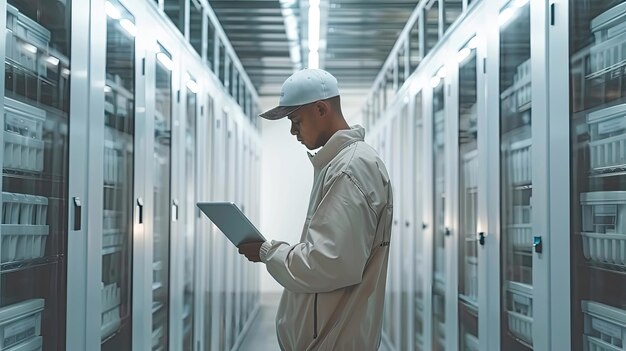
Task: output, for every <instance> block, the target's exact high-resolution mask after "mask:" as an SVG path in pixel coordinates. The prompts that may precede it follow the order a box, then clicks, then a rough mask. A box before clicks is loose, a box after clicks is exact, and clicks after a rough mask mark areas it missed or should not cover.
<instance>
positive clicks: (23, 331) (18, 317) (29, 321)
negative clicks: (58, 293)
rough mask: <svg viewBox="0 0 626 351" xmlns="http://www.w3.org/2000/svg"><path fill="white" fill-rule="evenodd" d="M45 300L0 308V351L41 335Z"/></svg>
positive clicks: (34, 300)
mask: <svg viewBox="0 0 626 351" xmlns="http://www.w3.org/2000/svg"><path fill="white" fill-rule="evenodd" d="M43 309H44V300H43V299H30V300H26V301H22V302H19V303H16V304H13V305H9V306H4V307H2V308H0V350H6V349H8V348H9V347H13V346H16V345H20V344H21V343H24V342H29V341H28V340H29V339H31V338H35V337H37V336H39V335H41V313H42V311H43Z"/></svg>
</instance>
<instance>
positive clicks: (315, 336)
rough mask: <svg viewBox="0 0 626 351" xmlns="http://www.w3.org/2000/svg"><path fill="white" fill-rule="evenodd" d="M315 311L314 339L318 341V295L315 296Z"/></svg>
mask: <svg viewBox="0 0 626 351" xmlns="http://www.w3.org/2000/svg"><path fill="white" fill-rule="evenodd" d="M314 307H315V311H314V313H313V339H317V293H316V294H315V306H314Z"/></svg>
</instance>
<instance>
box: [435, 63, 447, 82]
mask: <svg viewBox="0 0 626 351" xmlns="http://www.w3.org/2000/svg"><path fill="white" fill-rule="evenodd" d="M447 74H448V72H447V71H446V67H445V66H444V67H441V68H440V69H439V70H438V71H437V77H439V78H441V79H444V78H445V77H446V75H447Z"/></svg>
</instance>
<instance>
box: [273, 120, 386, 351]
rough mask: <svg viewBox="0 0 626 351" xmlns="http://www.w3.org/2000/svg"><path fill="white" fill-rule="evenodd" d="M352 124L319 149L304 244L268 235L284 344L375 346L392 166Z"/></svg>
mask: <svg viewBox="0 0 626 351" xmlns="http://www.w3.org/2000/svg"><path fill="white" fill-rule="evenodd" d="M364 136H365V130H364V129H363V128H362V127H360V126H354V127H353V128H352V129H350V130H341V131H338V132H337V133H335V134H334V135H333V136H332V137H331V138H330V139H329V140H328V142H327V143H326V145H325V146H324V147H323V148H322V149H320V150H319V152H318V153H317V154H316V155H315V156H311V155H309V157H310V159H311V162H312V163H313V167H314V170H315V174H314V183H313V189H312V191H311V199H310V202H309V210H308V214H307V217H306V221H305V223H304V229H303V231H302V236H301V238H300V243H298V244H295V245H289V244H287V243H285V242H277V241H272V242H265V243H264V244H263V245H262V246H261V260H262V261H263V262H265V264H266V266H267V270H268V272H269V273H270V274H271V275H272V276H273V277H274V278H275V279H276V281H278V283H280V284H281V285H282V286H283V287H284V288H285V290H284V292H283V295H282V298H281V301H280V306H279V308H278V313H277V316H276V329H277V334H278V342H279V344H280V347H281V349H282V350H290V351H304V350H377V349H378V346H379V345H380V340H381V328H382V316H383V301H384V296H385V281H386V278H387V261H388V258H389V240H390V235H391V222H392V216H393V206H392V203H393V198H392V197H393V196H392V189H391V183H390V180H389V176H388V174H387V170H386V169H385V165H384V164H383V162H382V160H381V159H380V158H379V157H378V155H377V153H376V151H374V149H373V148H372V147H370V146H369V145H367V144H366V143H365V142H364V141H363V137H364Z"/></svg>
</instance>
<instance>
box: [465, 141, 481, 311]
mask: <svg viewBox="0 0 626 351" xmlns="http://www.w3.org/2000/svg"><path fill="white" fill-rule="evenodd" d="M461 167H462V171H463V175H464V177H463V179H464V180H465V183H464V184H463V186H464V190H463V191H464V199H465V205H464V207H465V215H464V216H463V217H464V221H465V223H463V239H464V250H465V255H464V257H465V262H464V265H465V273H464V278H465V284H464V285H465V291H464V292H465V295H466V297H468V298H469V299H471V300H472V301H474V302H476V301H477V299H478V286H477V281H478V280H477V278H478V257H477V256H476V252H475V250H474V249H472V248H471V244H470V246H469V247H468V246H465V245H467V243H475V242H476V218H477V208H476V206H477V204H478V203H477V193H476V190H477V188H478V179H477V178H476V177H477V175H478V150H473V151H470V152H468V153H466V154H464V155H463V159H462V166H461Z"/></svg>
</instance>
